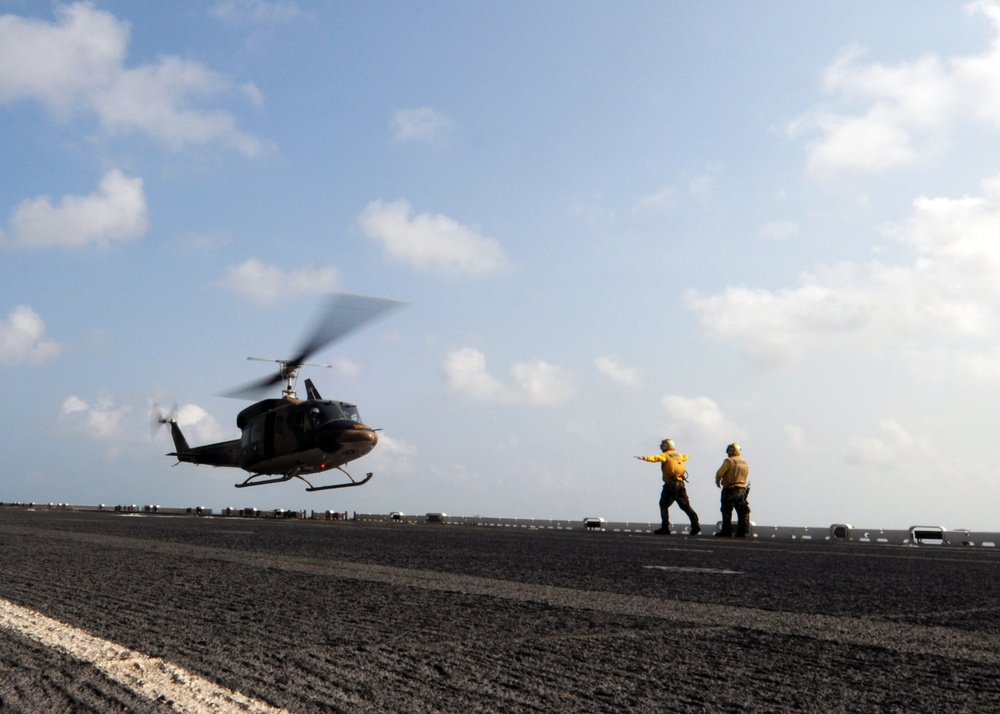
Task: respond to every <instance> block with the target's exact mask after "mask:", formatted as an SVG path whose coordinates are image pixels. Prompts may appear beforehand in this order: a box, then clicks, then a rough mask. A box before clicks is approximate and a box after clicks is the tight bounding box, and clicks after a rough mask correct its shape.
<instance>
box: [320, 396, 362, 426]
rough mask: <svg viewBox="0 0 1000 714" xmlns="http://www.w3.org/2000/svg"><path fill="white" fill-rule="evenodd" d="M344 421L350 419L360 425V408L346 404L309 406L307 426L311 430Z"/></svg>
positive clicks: (330, 403) (328, 403) (321, 403)
mask: <svg viewBox="0 0 1000 714" xmlns="http://www.w3.org/2000/svg"><path fill="white" fill-rule="evenodd" d="M343 419H350V420H351V421H354V422H357V423H359V424H360V423H361V417H360V415H359V414H358V408H357V407H356V406H354V405H353V404H346V403H344V402H314V403H312V404H310V405H309V408H308V410H307V411H306V425H307V427H308V428H311V429H315V428H317V427H319V426H322V425H323V424H326V423H328V422H331V421H340V420H343Z"/></svg>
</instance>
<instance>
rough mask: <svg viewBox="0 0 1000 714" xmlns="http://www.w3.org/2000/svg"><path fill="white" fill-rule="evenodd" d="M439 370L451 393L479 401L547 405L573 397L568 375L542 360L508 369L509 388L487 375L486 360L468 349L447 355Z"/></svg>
mask: <svg viewBox="0 0 1000 714" xmlns="http://www.w3.org/2000/svg"><path fill="white" fill-rule="evenodd" d="M443 369H444V375H445V381H446V383H447V385H448V388H449V389H450V390H451V391H452V392H454V393H456V394H461V395H462V396H465V397H469V398H470V399H476V400H479V401H485V402H497V403H501V404H525V403H527V404H535V405H551V404H557V403H559V402H562V401H565V400H566V399H569V398H570V397H571V396H572V395H573V384H572V377H571V375H570V374H569V372H568V371H567V370H565V369H564V368H562V367H559V366H557V365H552V364H549V363H548V362H545V361H542V360H535V361H533V362H520V363H516V364H514V365H512V366H511V368H510V372H511V376H512V379H513V384H512V385H508V384H505V383H503V382H502V381H501V380H499V379H497V378H496V377H494V376H493V375H492V374H490V373H489V371H488V370H487V369H486V356H485V355H484V354H483V353H482V352H480V351H479V350H477V349H474V348H472V347H465V348H463V349H460V350H456V351H454V352H452V353H450V354H449V355H448V356H447V357H446V358H445V361H444V365H443Z"/></svg>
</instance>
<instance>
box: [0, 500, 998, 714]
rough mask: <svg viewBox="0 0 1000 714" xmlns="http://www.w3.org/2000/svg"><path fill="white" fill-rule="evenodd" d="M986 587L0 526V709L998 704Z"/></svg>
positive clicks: (591, 556) (239, 530)
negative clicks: (69, 643) (68, 643)
mask: <svg viewBox="0 0 1000 714" xmlns="http://www.w3.org/2000/svg"><path fill="white" fill-rule="evenodd" d="M998 583H1000V553H997V552H996V551H995V549H983V548H943V547H939V546H905V547H904V546H884V547H883V546H871V545H865V546H861V545H854V544H849V543H825V542H818V543H815V544H810V543H777V542H752V541H736V540H729V539H718V538H712V537H710V536H707V537H703V536H699V537H696V538H688V537H683V536H671V537H660V536H652V535H626V534H612V533H585V532H552V531H530V530H517V531H512V530H506V529H489V528H481V527H459V526H447V525H440V524H424V525H412V524H401V523H385V524H362V523H356V522H343V521H342V522H316V521H310V522H307V521H284V520H270V519H268V520H260V519H237V518H195V517H161V516H137V515H130V516H126V515H115V514H109V513H99V512H72V511H54V512H46V511H37V512H32V511H26V510H23V509H0V711H2V712H7V711H11V712H18V711H24V712H36V711H47V712H56V711H97V712H105V711H154V712H156V711H163V712H166V711H274V710H279V711H280V710H285V711H289V712H330V711H352V712H356V711H407V712H424V711H427V712H429V711H446V712H450V711H454V712H458V711H461V712H468V711H509V712H521V711H537V712H555V711H582V710H586V711H600V710H620V711H633V712H635V711H649V712H662V711H704V712H726V711H732V712H736V711H816V712H820V711H823V712H828V711H844V712H847V711H850V712H858V711H880V712H884V711H900V712H908V711H949V712H958V711H996V710H998V708H1000V677H998V676H997V675H998V673H1000V597H998V587H997V584H998ZM66 642H72V643H75V644H73V645H72V646H70V645H67V644H65V643H66Z"/></svg>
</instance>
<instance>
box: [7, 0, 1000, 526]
mask: <svg viewBox="0 0 1000 714" xmlns="http://www.w3.org/2000/svg"><path fill="white" fill-rule="evenodd" d="M998 38H1000V4H998V3H993V2H973V3H969V4H967V5H964V6H963V5H959V4H952V3H938V2H912V1H907V2H883V3H878V4H877V5H876V6H875V7H872V6H871V5H870V4H869V3H863V2H837V3H827V4H819V3H808V4H803V3H793V2H755V3H741V2H711V3H661V2H649V3H643V2H635V3H628V4H625V5H620V4H618V5H615V4H611V3H597V2H595V3H591V2H546V3H536V2H524V3H520V2H504V3H467V2H454V3H453V2H440V3H427V4H417V3H326V2H317V3H307V2H262V1H260V2H255V1H252V0H246V1H242V2H241V1H238V0H228V1H220V2H216V3H192V4H180V5H179V4H177V3H173V2H145V3H129V2H93V3H76V4H61V3H49V2H27V1H20V0H4V1H3V2H0V130H2V136H3V137H4V138H3V140H2V143H0V159H2V160H0V266H2V275H3V280H2V281H0V376H2V377H0V378H2V379H3V383H4V395H5V399H4V400H3V406H2V414H3V421H2V423H3V429H2V430H0V453H2V454H3V465H2V468H0V500H4V501H13V500H21V501H32V500H33V501H39V502H48V501H52V502H73V503H98V502H105V503H136V504H146V503H159V504H161V505H181V506H186V505H205V506H211V507H213V508H222V507H226V506H241V507H242V506H258V507H277V506H281V507H285V508H303V509H317V510H326V509H336V510H349V511H359V512H387V511H390V510H403V511H406V512H410V513H423V512H427V511H445V512H448V513H454V514H463V515H475V514H488V515H500V516H519V517H538V518H544V517H554V518H583V517H584V516H594V515H602V516H604V517H606V518H608V519H609V520H630V521H640V522H647V521H655V520H656V519H657V516H658V514H657V509H656V500H657V497H658V493H659V485H658V479H659V474H658V469H657V467H656V466H654V465H651V464H645V463H642V462H638V461H635V460H634V459H632V458H631V457H632V456H633V455H635V454H651V453H655V452H656V451H657V445H658V443H659V441H660V439H661V438H663V437H665V436H669V437H671V438H673V439H674V440H675V441H676V443H677V445H678V448H679V449H680V450H681V451H682V452H684V453H688V454H690V456H691V460H690V461H689V471H690V474H691V481H690V484H689V487H688V489H689V493H690V496H691V499H692V503H693V505H694V507H695V508H696V510H698V511H699V513H701V514H702V518H703V520H705V521H708V522H712V521H714V520H715V519H716V518H717V517H718V495H717V491H716V489H715V487H714V483H713V475H714V472H715V470H716V468H717V467H718V466H719V464H720V463H721V461H722V459H723V458H724V449H725V445H726V444H727V443H729V442H731V441H734V440H737V441H739V442H740V443H741V444H742V445H743V448H744V455H745V456H746V458H747V460H748V461H749V462H750V464H751V483H752V484H753V498H752V501H753V505H754V519H755V520H756V521H757V522H758V523H762V524H780V525H816V526H826V525H829V524H831V523H851V524H853V525H855V526H859V527H886V528H900V527H907V526H910V525H917V524H922V525H942V526H945V527H948V528H972V529H976V530H1000V520H998V519H1000V517H998V516H997V512H996V509H997V506H998V505H1000V475H998V474H997V469H996V466H995V455H994V454H993V453H992V452H993V450H994V445H993V444H994V439H993V434H992V431H993V424H994V411H995V404H996V402H997V396H998V392H1000V320H998V307H1000V142H998V136H997V135H998V132H1000V100H998V99H997V97H1000V91H998V90H1000V44H998ZM330 292H349V293H358V294H364V295H374V296H379V297H385V298H391V299H395V300H400V301H403V302H405V303H406V307H405V308H404V309H401V310H398V311H395V312H393V313H391V314H389V315H387V316H385V317H384V318H382V319H380V320H379V321H378V322H376V323H374V324H372V325H370V326H368V327H366V328H365V329H364V330H362V331H359V332H357V333H354V334H352V335H351V336H349V337H348V338H347V339H345V340H343V341H341V342H339V343H337V344H335V345H333V346H331V347H329V348H328V349H326V350H324V351H323V352H322V353H321V354H320V355H317V357H316V359H317V360H318V361H323V362H329V363H332V364H334V365H335V368H334V369H329V370H324V369H315V370H311V371H307V372H306V373H305V374H304V376H309V377H311V378H312V379H313V380H314V382H316V384H317V386H318V387H319V389H320V391H321V392H323V394H324V396H329V397H333V398H338V399H343V400H347V401H352V402H355V403H357V404H358V405H359V407H360V409H361V415H362V417H363V418H364V420H365V421H366V423H368V424H369V425H371V426H373V427H377V428H381V429H382V432H381V435H382V437H381V441H380V443H379V445H378V447H377V448H376V450H375V451H374V452H373V453H372V454H370V455H369V456H366V457H364V458H363V459H362V460H360V461H358V462H356V463H355V464H354V468H353V472H355V473H357V474H359V475H360V474H363V473H365V472H367V471H374V472H375V478H374V479H373V480H372V481H371V482H370V483H369V484H368V485H366V486H364V487H362V488H358V489H349V490H346V491H334V492H327V493H316V494H308V493H306V492H304V490H303V489H302V488H301V486H302V485H301V484H300V483H298V482H292V483H288V484H279V485H275V486H264V487H260V488H256V489H248V490H240V491H237V490H235V489H234V488H233V483H235V482H236V481H237V480H241V477H240V474H241V472H239V471H237V470H220V469H210V468H196V467H192V466H188V465H180V466H176V467H174V466H173V461H172V459H170V458H167V457H166V456H164V454H165V453H166V452H167V451H169V450H171V449H172V446H171V444H170V442H169V439H168V437H167V435H166V434H165V433H159V434H157V435H156V436H155V437H152V438H151V436H150V430H149V413H150V409H151V407H152V405H153V404H159V405H166V406H170V405H173V404H176V405H177V408H178V419H179V421H180V423H181V424H182V426H183V428H184V429H185V432H186V433H187V435H188V439H189V441H191V443H193V444H194V443H203V442H208V441H216V440H221V439H229V438H235V437H236V436H238V431H237V430H236V427H235V416H236V413H237V412H238V411H239V410H240V409H241V408H242V407H244V406H246V404H245V403H243V402H239V401H236V400H232V399H226V398H224V397H221V396H218V395H220V394H221V393H222V392H224V391H226V390H227V389H229V388H232V387H233V386H236V385H239V384H242V383H244V382H247V381H250V380H253V379H256V378H259V377H262V376H264V375H265V374H266V369H267V368H266V366H265V365H262V364H261V363H259V362H248V361H247V360H246V357H247V356H250V355H255V356H264V357H285V356H290V354H291V352H292V350H293V349H294V348H295V347H296V346H298V343H299V341H300V340H301V338H302V337H303V336H304V333H305V332H306V331H307V329H308V328H309V326H310V325H311V323H312V322H313V321H314V320H315V318H316V314H317V310H318V308H319V306H320V305H321V304H322V301H323V295H325V294H327V293H330ZM676 518H679V519H680V521H681V522H683V520H684V519H683V516H682V514H680V513H678V514H677V515H676Z"/></svg>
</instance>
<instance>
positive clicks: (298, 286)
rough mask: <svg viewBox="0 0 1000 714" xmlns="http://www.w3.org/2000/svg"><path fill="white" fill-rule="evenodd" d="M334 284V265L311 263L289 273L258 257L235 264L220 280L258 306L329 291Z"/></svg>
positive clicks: (335, 275) (335, 278)
mask: <svg viewBox="0 0 1000 714" xmlns="http://www.w3.org/2000/svg"><path fill="white" fill-rule="evenodd" d="M336 284H337V271H336V269H335V268H332V267H325V268H324V267H320V266H310V267H308V268H302V269H301V270H295V271H290V272H289V271H285V270H283V269H281V268H279V267H277V266H275V265H269V264H267V263H265V262H264V261H262V260H260V259H259V258H250V259H248V260H246V261H244V262H243V263H240V264H239V265H234V266H233V267H231V268H230V269H229V272H228V273H227V274H226V276H225V277H224V278H223V279H222V281H221V285H222V286H223V287H224V288H226V289H227V290H230V291H232V292H233V293H235V294H236V295H239V296H240V297H243V298H246V299H247V300H249V301H251V302H252V303H254V304H256V305H261V306H267V305H274V304H276V303H278V302H281V301H284V300H288V299H292V298H296V297H299V296H301V295H319V294H325V293H329V292H331V291H332V290H333V289H334V288H335V287H336Z"/></svg>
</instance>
